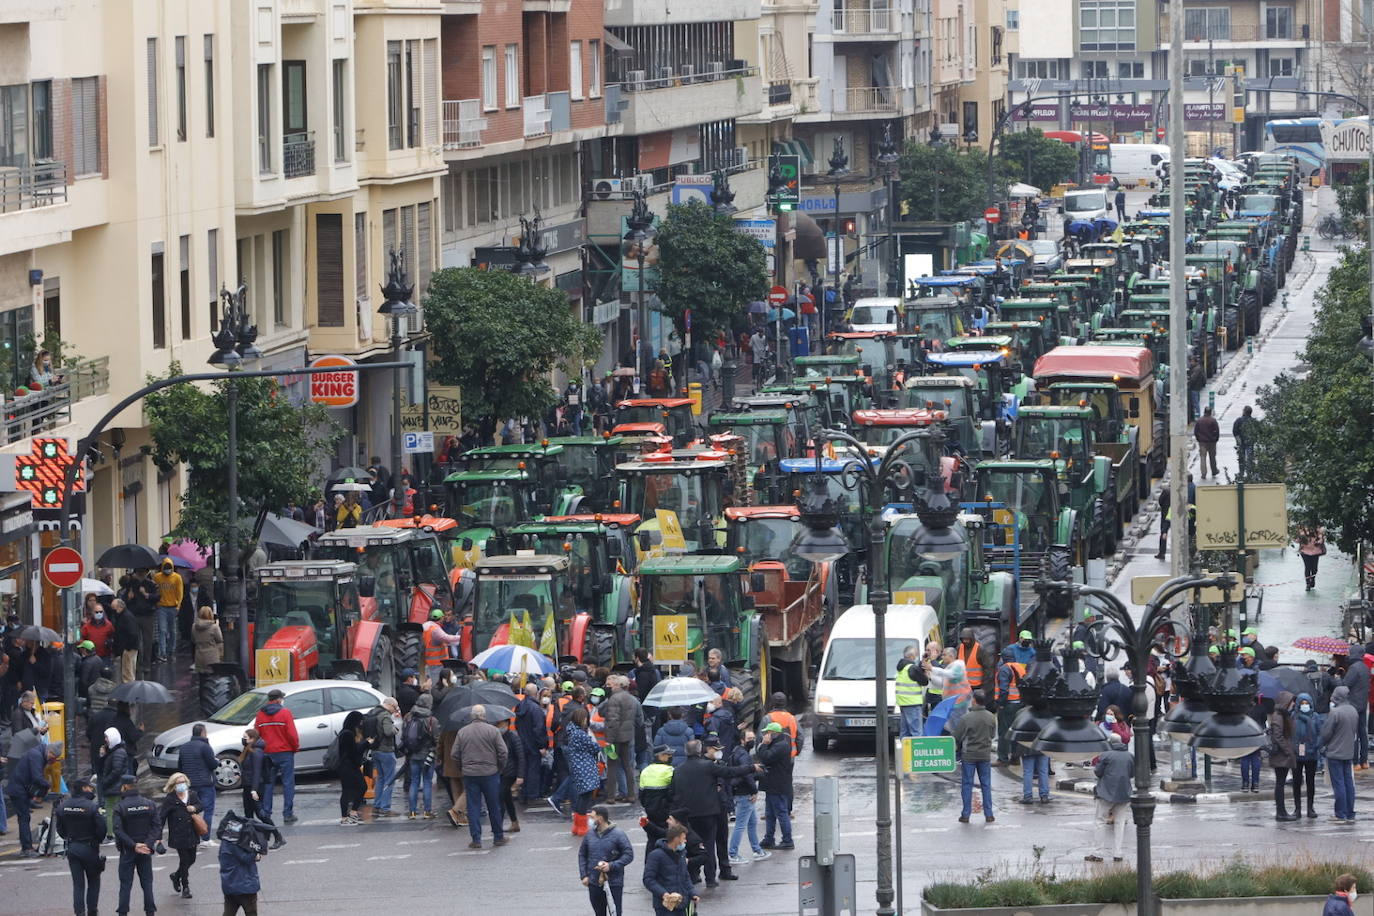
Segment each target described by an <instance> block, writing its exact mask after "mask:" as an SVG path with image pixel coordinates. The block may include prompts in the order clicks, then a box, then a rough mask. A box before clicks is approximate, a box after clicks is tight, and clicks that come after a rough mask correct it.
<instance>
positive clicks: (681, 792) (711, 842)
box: [673, 741, 762, 887]
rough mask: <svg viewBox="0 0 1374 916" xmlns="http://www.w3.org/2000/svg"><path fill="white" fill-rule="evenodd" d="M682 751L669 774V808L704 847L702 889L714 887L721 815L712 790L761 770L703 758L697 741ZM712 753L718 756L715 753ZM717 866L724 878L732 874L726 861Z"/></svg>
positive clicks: (723, 816) (723, 819) (717, 794)
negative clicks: (683, 819)
mask: <svg viewBox="0 0 1374 916" xmlns="http://www.w3.org/2000/svg"><path fill="white" fill-rule="evenodd" d="M686 750H687V759H686V760H684V761H683V762H682V764H681V765H680V766H679V767H678V768H677V769H676V770H674V771H673V806H674V807H675V808H679V809H683V810H685V811H686V813H687V815H688V818H689V820H690V823H691V826H692V830H693V831H695V832H696V834H697V835H698V836H700V837H701V839H702V842H703V843H705V844H706V862H705V869H706V886H707V887H716V886H717V885H718V882H717V881H716V866H717V862H716V831H717V830H719V831H721V832H722V833H723V832H724V830H725V811H724V809H723V808H722V806H721V801H720V793H719V791H718V790H717V788H716V787H717V785H719V784H720V783H721V781H724V783H725V784H726V785H728V784H729V780H731V779H734V778H735V777H736V776H743V775H744V774H745V773H748V772H750V771H752V770H755V769H762V767H759V766H757V765H756V764H755V765H747V766H727V765H725V764H723V763H721V762H720V761H719V759H715V758H713V757H706V756H705V755H704V749H703V747H702V743H701V742H700V741H688V742H687V748H686ZM714 753H715V754H717V755H718V754H719V749H717V750H716V751H715V752H714ZM719 864H720V865H721V866H722V867H723V872H724V874H726V875H731V874H732V873H731V872H730V862H729V860H728V859H727V860H726V861H725V862H722V863H719ZM726 880H727V881H732V880H734V878H733V877H727V878H726Z"/></svg>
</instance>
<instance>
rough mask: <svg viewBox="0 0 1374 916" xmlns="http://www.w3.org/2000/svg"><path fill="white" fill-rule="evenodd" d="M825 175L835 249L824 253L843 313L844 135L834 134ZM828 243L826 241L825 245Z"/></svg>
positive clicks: (823, 319)
mask: <svg viewBox="0 0 1374 916" xmlns="http://www.w3.org/2000/svg"><path fill="white" fill-rule="evenodd" d="M825 174H826V177H827V178H829V179H830V181H831V183H832V184H834V186H835V222H834V225H833V229H832V232H833V234H834V236H835V250H834V252H833V253H832V252H831V251H830V250H829V249H828V248H827V249H826V254H827V256H829V257H832V258H833V260H832V262H831V265H832V268H833V269H832V270H831V276H832V277H833V279H832V280H831V289H832V290H833V291H834V293H835V302H836V303H837V304H838V305H839V306H840V313H841V314H843V313H844V299H843V295H842V294H841V292H840V262H841V261H843V260H844V237H843V236H842V235H841V234H840V225H841V224H840V179H842V178H845V177H847V176H848V175H849V157H848V156H846V155H845V152H844V137H842V136H836V137H835V143H834V146H833V147H832V148H831V153H830V170H829V171H827V172H826V173H825ZM828 244H829V243H828V242H827V245H828ZM825 298H826V297H825V296H824V295H822V296H821V345H822V347H824V345H825V335H826V334H827V333H828V332H829V331H830V325H829V324H828V323H827V322H828V320H829V319H828V317H827V313H826V308H825V306H826V302H825Z"/></svg>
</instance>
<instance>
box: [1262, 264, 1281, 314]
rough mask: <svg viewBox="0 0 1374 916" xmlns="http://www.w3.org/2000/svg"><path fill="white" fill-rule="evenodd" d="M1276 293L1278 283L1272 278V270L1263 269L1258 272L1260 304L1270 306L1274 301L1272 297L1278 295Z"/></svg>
mask: <svg viewBox="0 0 1374 916" xmlns="http://www.w3.org/2000/svg"><path fill="white" fill-rule="evenodd" d="M1278 291H1279V281H1278V278H1277V277H1275V276H1274V268H1272V267H1265V268H1264V269H1263V270H1261V271H1260V288H1259V293H1260V297H1261V298H1260V304H1261V305H1269V304H1271V303H1272V302H1273V301H1274V297H1275V296H1276V295H1278Z"/></svg>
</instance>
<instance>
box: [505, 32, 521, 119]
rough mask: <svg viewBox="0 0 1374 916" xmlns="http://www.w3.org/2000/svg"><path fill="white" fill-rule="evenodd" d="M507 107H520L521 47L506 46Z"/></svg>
mask: <svg viewBox="0 0 1374 916" xmlns="http://www.w3.org/2000/svg"><path fill="white" fill-rule="evenodd" d="M506 107H507V108H519V107H520V46H519V45H506Z"/></svg>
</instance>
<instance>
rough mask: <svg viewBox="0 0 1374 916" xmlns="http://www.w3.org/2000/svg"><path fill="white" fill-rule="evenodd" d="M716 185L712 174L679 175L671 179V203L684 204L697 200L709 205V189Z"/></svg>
mask: <svg viewBox="0 0 1374 916" xmlns="http://www.w3.org/2000/svg"><path fill="white" fill-rule="evenodd" d="M715 185H716V179H715V176H714V175H679V176H677V177H676V178H674V179H673V203H675V204H685V203H689V202H690V201H694V200H699V201H701V202H702V203H704V204H705V205H706V206H708V207H709V206H711V189H712V188H714V187H715Z"/></svg>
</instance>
